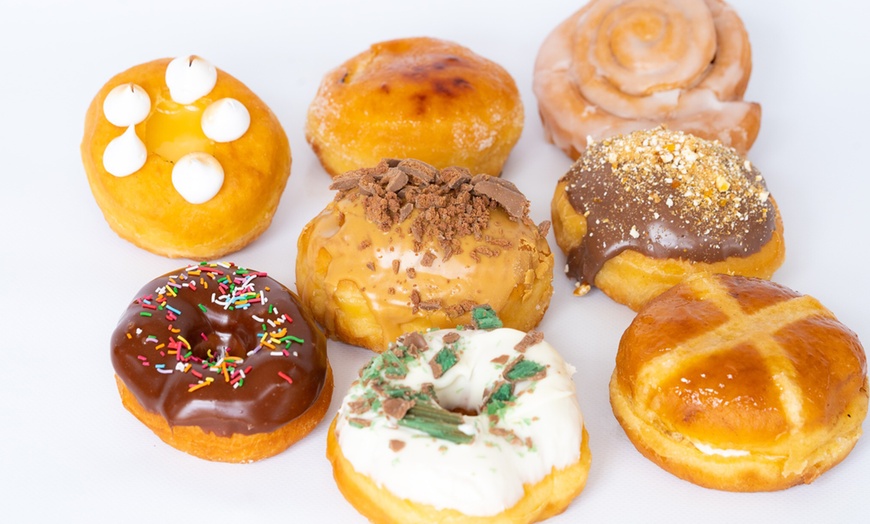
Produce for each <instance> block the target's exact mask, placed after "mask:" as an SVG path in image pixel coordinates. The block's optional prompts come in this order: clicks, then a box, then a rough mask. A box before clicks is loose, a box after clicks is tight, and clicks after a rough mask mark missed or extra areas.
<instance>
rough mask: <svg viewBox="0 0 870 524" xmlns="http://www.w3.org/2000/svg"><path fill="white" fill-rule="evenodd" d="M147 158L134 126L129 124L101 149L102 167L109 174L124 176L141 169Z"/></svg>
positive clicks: (146, 152) (143, 145)
mask: <svg viewBox="0 0 870 524" xmlns="http://www.w3.org/2000/svg"><path fill="white" fill-rule="evenodd" d="M147 159H148V151H147V150H146V149H145V144H144V143H143V142H142V140H141V139H140V138H139V135H137V134H136V128H135V127H134V126H132V125H131V126H130V127H128V128H127V130H126V131H124V133H123V134H121V136H118V137H116V138H114V139H112V141H111V142H109V144H108V145H107V146H106V149H105V151H103V168H104V169H105V170H106V171H107V172H108V173H109V174H110V175H113V176H116V177H124V176H128V175H132V174H133V173H135V172H136V171H139V170H140V169H142V166H144V165H145V160H147Z"/></svg>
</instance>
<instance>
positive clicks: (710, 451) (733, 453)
mask: <svg viewBox="0 0 870 524" xmlns="http://www.w3.org/2000/svg"><path fill="white" fill-rule="evenodd" d="M692 444H694V446H695V447H696V448H698V451H700V452H701V453H703V454H705V455H719V456H720V457H745V456H748V455H749V452H748V451H746V450H745V449H721V448H714V447H713V446H708V445H707V444H702V443H701V442H694V441H693V442H692Z"/></svg>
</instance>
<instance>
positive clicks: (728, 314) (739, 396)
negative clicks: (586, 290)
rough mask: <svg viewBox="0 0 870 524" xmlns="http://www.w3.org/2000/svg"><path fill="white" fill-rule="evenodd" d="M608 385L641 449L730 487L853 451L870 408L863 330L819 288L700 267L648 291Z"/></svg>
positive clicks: (762, 483)
mask: <svg viewBox="0 0 870 524" xmlns="http://www.w3.org/2000/svg"><path fill="white" fill-rule="evenodd" d="M610 388H611V403H612V405H613V409H614V413H615V414H616V416H617V418H618V419H619V421H620V423H621V424H622V426H623V428H624V429H625V431H626V433H627V435H628V436H629V438H630V439H631V440H632V442H633V443H634V444H635V446H636V447H637V448H638V449H639V450H640V451H641V452H642V453H644V454H645V455H646V456H647V457H649V458H650V459H652V460H653V461H654V462H656V463H658V464H659V465H660V466H662V467H663V468H664V469H666V470H668V471H670V472H671V473H674V474H675V475H677V476H680V477H682V478H685V479H687V480H690V481H692V482H695V483H697V484H700V485H703V486H707V487H712V488H716V489H723V490H731V491H769V490H776V489H783V488H787V487H790V486H792V485H795V484H800V483H809V482H811V481H812V480H813V479H815V478H816V477H817V476H818V475H819V474H821V473H822V472H824V471H826V470H827V469H829V468H831V467H833V466H834V465H836V464H837V463H839V462H840V461H841V460H842V459H843V458H844V457H845V456H846V455H847V454H848V453H849V451H850V450H851V449H852V446H854V444H855V442H856V441H857V439H858V437H859V436H860V435H861V422H862V421H863V420H864V418H865V416H866V413H867V397H868V389H867V364H866V357H865V354H864V350H863V347H862V346H861V343H860V342H859V341H858V338H857V337H856V335H855V334H854V333H853V332H852V331H850V330H849V329H848V328H846V327H845V326H843V325H842V324H841V323H840V322H838V321H837V319H836V318H835V317H834V315H833V314H832V313H831V312H830V311H828V310H827V309H825V308H824V307H823V306H822V305H821V304H819V303H818V301H817V300H815V299H814V298H812V297H809V296H804V295H800V294H798V293H795V292H794V291H791V290H789V289H787V288H784V287H783V286H780V285H777V284H774V283H772V282H768V281H764V280H759V279H752V278H744V277H738V276H727V275H699V276H695V277H692V278H690V279H688V280H686V281H685V282H684V283H682V284H680V285H678V286H676V287H674V288H673V289H671V290H669V291H668V292H666V293H664V294H662V295H660V296H659V297H657V298H656V299H654V300H652V301H650V302H649V303H648V304H647V305H646V306H645V307H644V308H643V309H642V310H641V311H640V312H639V313H638V315H637V317H636V318H635V320H634V321H633V322H632V324H631V326H630V327H629V328H628V330H626V332H625V334H624V335H623V337H622V340H621V341H620V345H619V352H618V354H617V358H616V369H615V371H614V373H613V378H612V380H611V385H610Z"/></svg>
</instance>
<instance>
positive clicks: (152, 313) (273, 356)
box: [111, 264, 327, 437]
mask: <svg viewBox="0 0 870 524" xmlns="http://www.w3.org/2000/svg"><path fill="white" fill-rule="evenodd" d="M313 326H314V324H313V323H312V322H311V321H310V320H309V318H308V316H307V315H306V314H305V313H303V312H302V311H301V310H300V309H299V306H298V298H297V297H296V295H295V294H293V293H292V292H291V291H289V290H288V289H287V288H285V287H284V286H283V285H281V284H280V283H278V282H277V281H275V280H273V279H271V278H269V277H268V276H267V275H266V274H265V273H258V272H254V271H250V270H247V269H243V268H239V267H237V266H235V265H232V264H209V265H205V264H200V265H193V266H189V267H187V268H183V269H180V270H178V271H176V272H174V273H170V274H167V275H164V276H162V277H159V278H157V279H155V280H153V281H151V282H150V283H148V284H147V285H145V287H143V288H142V290H141V291H140V292H139V295H138V298H137V299H135V300H134V301H133V302H132V303H131V304H130V306H129V307H128V308H127V310H126V312H125V313H124V314H123V316H122V317H121V320H120V321H119V323H118V327H117V328H116V329H115V332H114V334H113V335H112V341H111V354H112V365H113V366H114V368H115V373H116V374H117V376H118V377H119V378H120V379H121V381H122V382H123V383H124V385H125V386H126V387H127V388H128V389H129V390H130V392H131V393H132V394H133V395H134V396H135V397H136V399H137V400H138V401H139V403H140V404H141V405H142V406H143V407H144V408H145V409H146V410H148V411H150V412H153V413H156V414H159V415H161V416H162V417H164V418H165V419H166V420H167V422H168V423H169V425H170V426H200V427H201V428H202V429H203V430H204V431H208V432H212V433H214V434H216V435H219V436H225V437H228V436H230V435H232V434H234V433H241V434H246V435H250V434H255V433H266V432H271V431H274V430H276V429H278V428H280V427H281V426H283V425H284V424H286V423H287V422H289V421H291V420H293V419H294V418H296V417H298V416H299V415H301V414H303V413H304V412H305V411H306V410H307V409H308V408H309V406H311V404H312V403H313V402H314V401H315V400H316V399H317V397H318V395H319V394H320V391H321V389H322V388H323V384H324V381H325V379H326V372H327V359H326V344H325V339H324V338H323V335H322V333H321V332H320V331H319V330H318V329H317V328H316V327H313ZM291 337H292V338H291ZM269 346H272V347H269ZM179 350H180V351H179ZM221 362H222V363H221ZM224 369H226V371H224ZM282 375H283V376H282Z"/></svg>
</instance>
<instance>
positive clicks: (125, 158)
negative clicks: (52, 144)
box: [81, 56, 291, 259]
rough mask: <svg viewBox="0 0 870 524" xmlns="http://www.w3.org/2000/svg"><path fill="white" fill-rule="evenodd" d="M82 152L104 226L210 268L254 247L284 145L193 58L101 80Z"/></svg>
mask: <svg viewBox="0 0 870 524" xmlns="http://www.w3.org/2000/svg"><path fill="white" fill-rule="evenodd" d="M81 152H82V160H83V163H84V167H85V172H86V174H87V176H88V182H89V183H90V186H91V191H92V192H93V194H94V197H95V198H96V201H97V204H98V205H99V206H100V208H101V209H102V211H103V215H104V216H105V218H106V221H107V222H108V223H109V226H111V227H112V229H113V230H114V231H115V232H116V233H118V235H120V236H121V237H122V238H125V239H127V240H129V241H130V242H132V243H134V244H136V245H138V246H140V247H142V248H144V249H147V250H148V251H151V252H153V253H156V254H159V255H165V256H169V257H187V258H193V259H210V258H214V257H219V256H222V255H225V254H227V253H231V252H233V251H237V250H239V249H241V248H242V247H244V246H245V245H247V244H248V243H250V242H251V241H253V240H254V239H255V238H257V237H258V236H259V235H260V234H261V233H262V232H263V231H265V230H266V228H267V227H268V226H269V224H270V223H271V220H272V216H273V215H274V213H275V210H276V208H277V206H278V202H279V200H280V198H281V194H282V193H283V191H284V186H285V184H286V183H287V178H288V177H289V176H290V163H291V156H290V146H289V143H288V141H287V136H286V135H285V134H284V130H283V128H282V127H281V124H280V123H279V122H278V119H277V118H276V117H275V115H274V114H273V113H272V112H271V111H270V110H269V108H268V107H267V106H266V105H265V103H263V101H262V100H260V98H259V97H257V96H256V95H255V94H254V93H253V92H251V90H250V89H248V88H247V87H246V86H245V85H244V84H242V83H241V82H239V81H238V80H236V79H235V78H233V77H232V76H230V75H228V74H227V73H225V72H223V71H221V70H219V69H217V68H215V67H214V66H213V65H211V64H210V63H209V62H207V61H206V60H204V59H202V58H200V57H197V56H183V57H179V58H176V59H173V60H170V59H161V60H155V61H153V62H148V63H145V64H141V65H138V66H135V67H133V68H131V69H128V70H127V71H124V72H123V73H120V74H118V75H117V76H115V77H114V78H112V79H111V80H109V82H107V83H106V85H105V86H103V88H102V89H101V90H100V91H99V92H98V93H97V95H96V96H95V97H94V99H93V101H92V102H91V105H90V107H89V108H88V112H87V115H86V118H85V133H84V137H83V139H82V144H81ZM227 217H232V219H231V220H230V219H227Z"/></svg>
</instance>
